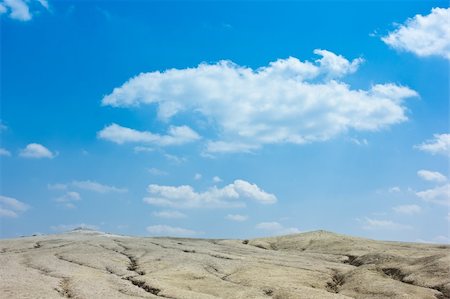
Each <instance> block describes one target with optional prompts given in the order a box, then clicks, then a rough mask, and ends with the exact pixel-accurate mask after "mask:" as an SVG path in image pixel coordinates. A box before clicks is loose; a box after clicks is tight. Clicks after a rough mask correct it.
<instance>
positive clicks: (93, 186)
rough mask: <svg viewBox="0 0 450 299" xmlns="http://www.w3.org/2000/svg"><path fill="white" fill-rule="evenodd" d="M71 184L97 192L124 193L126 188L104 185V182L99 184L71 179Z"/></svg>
mask: <svg viewBox="0 0 450 299" xmlns="http://www.w3.org/2000/svg"><path fill="white" fill-rule="evenodd" d="M71 185H72V186H74V187H76V188H79V189H83V190H88V191H93V192H97V193H102V194H105V193H114V192H115V193H124V192H127V191H128V190H127V189H125V188H117V187H114V186H108V185H104V184H100V183H98V182H94V181H90V180H87V181H73V182H72V183H71Z"/></svg>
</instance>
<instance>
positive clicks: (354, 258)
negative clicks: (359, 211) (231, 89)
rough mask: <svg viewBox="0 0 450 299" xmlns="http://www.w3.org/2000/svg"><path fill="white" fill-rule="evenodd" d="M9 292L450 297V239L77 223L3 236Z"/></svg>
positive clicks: (4, 291)
mask: <svg viewBox="0 0 450 299" xmlns="http://www.w3.org/2000/svg"><path fill="white" fill-rule="evenodd" d="M0 267H1V268H0V298H46V299H50V298H59V299H60V298H173V299H188V298H192V299H210V298H211V299H212V298H261V299H270V298H278V299H282V298H283V299H288V298H325V299H326V298H342V299H344V298H430V299H437V298H440V299H442V298H450V269H449V267H450V247H449V246H444V245H430V244H414V243H399V242H381V241H373V240H367V239H361V238H354V237H349V236H343V235H337V234H333V233H330V232H325V231H317V232H310V233H303V234H296V235H289V236H283V237H274V238H266V239H255V240H249V241H248V240H212V239H181V238H135V237H127V236H119V235H111V234H106V233H101V232H95V231H86V230H78V231H73V232H69V233H64V234H60V235H48V236H35V237H26V238H20V239H14V240H1V241H0Z"/></svg>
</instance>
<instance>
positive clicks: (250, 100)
mask: <svg viewBox="0 0 450 299" xmlns="http://www.w3.org/2000/svg"><path fill="white" fill-rule="evenodd" d="M0 13H1V15H0V18H1V21H0V22H1V106H0V108H1V110H0V111H1V115H0V118H1V125H2V126H1V146H0V148H1V149H0V163H1V178H0V183H1V185H0V224H1V225H0V236H1V237H3V238H8V237H16V236H20V235H29V234H33V233H55V232H59V231H63V230H67V229H70V228H73V227H77V226H87V227H92V228H96V229H99V230H103V231H107V232H114V233H121V234H132V235H143V236H150V235H171V236H193V237H215V238H251V237H258V236H269V235H277V234H285V233H296V232H302V231H308V230H315V229H326V230H331V231H335V232H339V233H345V234H351V235H357V236H364V237H370V238H375V239H387V240H402V241H423V242H438V243H443V242H449V224H450V222H449V221H450V214H449V205H450V194H449V193H450V191H449V189H450V185H449V157H450V135H449V116H448V115H449V85H448V84H449V83H448V82H449V68H448V63H449V59H450V44H449V41H450V26H448V25H449V24H448V20H449V17H448V16H449V9H448V3H447V2H446V1H415V2H410V1H393V2H390V1H380V2H375V1H370V2H366V1H361V2H356V1H344V2H340V1H290V2H269V1H265V2H257V1H249V2H239V1H230V2H216V1H210V2H209V1H201V2H189V1H182V2H173V1H168V2H163V1H111V2H109V1H82V2H79V1H51V0H49V1H48V2H47V1H43V0H42V1H35V0H30V1H23V0H3V1H0Z"/></svg>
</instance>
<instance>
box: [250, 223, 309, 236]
mask: <svg viewBox="0 0 450 299" xmlns="http://www.w3.org/2000/svg"><path fill="white" fill-rule="evenodd" d="M256 228H257V229H261V230H265V231H270V232H271V234H272V235H288V234H298V233H300V232H301V231H300V230H299V229H298V228H296V227H284V226H283V225H281V224H280V223H278V222H276V221H273V222H261V223H258V224H257V225H256Z"/></svg>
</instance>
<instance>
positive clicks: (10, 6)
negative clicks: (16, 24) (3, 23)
mask: <svg viewBox="0 0 450 299" xmlns="http://www.w3.org/2000/svg"><path fill="white" fill-rule="evenodd" d="M36 3H38V4H39V5H38V6H36V5H35V4H36ZM31 6H32V7H33V11H39V10H40V9H41V8H45V9H47V10H48V8H49V6H48V2H47V1H45V0H28V1H27V0H3V1H1V2H0V15H1V14H8V16H9V17H10V18H11V19H14V20H19V21H30V20H31V19H32V18H33V13H32V8H31Z"/></svg>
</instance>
